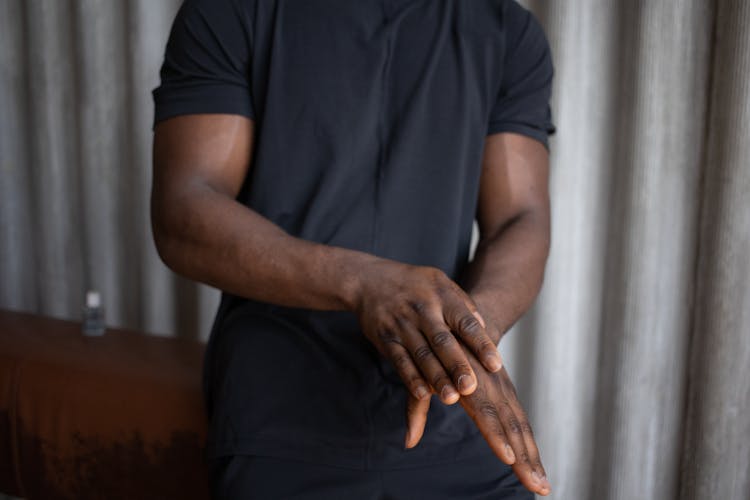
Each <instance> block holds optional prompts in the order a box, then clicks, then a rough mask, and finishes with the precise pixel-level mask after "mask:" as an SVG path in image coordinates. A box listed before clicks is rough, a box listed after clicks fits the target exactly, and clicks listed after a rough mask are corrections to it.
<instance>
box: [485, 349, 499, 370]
mask: <svg viewBox="0 0 750 500" xmlns="http://www.w3.org/2000/svg"><path fill="white" fill-rule="evenodd" d="M484 359H486V360H487V364H488V365H489V367H490V370H492V371H493V372H496V371H498V370H500V369H501V368H502V367H503V363H502V361H500V355H499V354H497V353H494V354H488V355H487V357H485V358H484Z"/></svg>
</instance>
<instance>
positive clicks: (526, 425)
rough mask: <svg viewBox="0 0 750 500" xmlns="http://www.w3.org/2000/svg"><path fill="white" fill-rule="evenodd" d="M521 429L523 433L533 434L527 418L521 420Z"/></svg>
mask: <svg viewBox="0 0 750 500" xmlns="http://www.w3.org/2000/svg"><path fill="white" fill-rule="evenodd" d="M521 431H522V432H523V433H524V434H528V435H533V434H534V431H533V430H532V429H531V424H530V423H529V421H528V420H524V421H522V422H521Z"/></svg>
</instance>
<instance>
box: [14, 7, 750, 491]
mask: <svg viewBox="0 0 750 500" xmlns="http://www.w3.org/2000/svg"><path fill="white" fill-rule="evenodd" d="M457 1H458V0H457ZM178 4H179V2H178V1H177V0H159V1H155V0H127V1H126V0H122V1H118V2H112V1H110V0H69V1H63V0H0V68H2V69H1V71H2V80H1V86H0V113H2V114H1V115H0V307H2V308H7V309H16V310H26V311H34V312H39V313H43V314H47V315H52V316H58V317H66V318H77V317H78V316H79V311H80V307H81V305H82V300H83V294H84V292H85V290H87V289H98V290H100V291H101V293H102V295H103V298H104V303H105V306H106V309H107V318H108V322H109V323H110V324H113V325H120V326H127V327H133V328H139V329H145V330H149V331H152V332H156V333H159V334H165V335H170V334H178V335H181V336H188V337H196V338H205V335H206V333H207V331H208V327H209V325H210V322H211V320H212V317H213V314H214V311H215V307H216V304H217V297H218V295H217V293H216V291H214V290H211V289H209V288H207V287H202V286H200V287H199V286H195V285H193V284H191V283H188V282H187V281H185V280H182V279H179V278H176V277H175V276H174V275H172V274H171V273H170V272H169V271H168V270H167V269H166V268H165V267H164V266H163V265H162V264H161V262H160V261H159V259H158V257H157V255H156V252H155V250H154V247H153V243H152V242H151V236H150V227H149V223H148V192H149V185H150V146H151V119H152V105H151V96H150V90H151V89H152V88H153V87H154V86H155V85H156V84H157V82H158V67H159V64H160V61H161V57H162V53H163V49H164V43H165V41H166V36H167V33H168V29H169V24H170V22H171V19H172V16H173V15H174V12H175V10H176V8H177V5H178ZM526 5H527V6H529V7H530V8H532V9H533V10H534V11H535V12H536V14H537V15H538V17H539V19H540V20H541V21H542V22H543V23H544V25H545V26H546V29H547V33H548V36H549V38H550V42H551V44H552V47H553V51H554V58H555V63H556V71H557V72H556V85H555V91H554V94H555V95H554V102H553V106H554V107H553V112H554V114H555V121H556V124H557V126H558V134H557V135H556V136H555V137H554V139H553V141H552V149H553V165H552V179H551V188H552V199H553V218H554V221H553V244H552V253H551V257H550V261H549V265H548V268H547V274H546V279H545V285H544V288H543V290H542V293H541V295H540V297H539V300H538V301H537V304H536V305H535V307H534V308H533V309H532V311H531V312H530V313H529V314H527V316H526V317H525V318H524V319H523V320H522V321H521V323H520V324H519V325H517V326H516V327H515V328H514V332H513V333H511V334H510V335H509V336H508V337H507V338H506V340H504V341H503V344H501V350H502V351H503V354H504V357H505V359H506V362H507V363H508V365H509V366H510V369H511V371H512V373H513V376H514V379H515V380H516V382H517V385H518V389H519V392H520V393H521V395H522V399H523V400H524V401H525V403H526V404H527V406H528V407H529V409H530V412H531V414H532V419H533V422H534V423H535V428H536V431H537V435H538V437H539V441H540V443H541V446H542V451H543V457H544V459H545V463H546V466H547V468H548V471H549V474H550V476H551V479H552V482H553V487H554V489H555V492H554V493H553V496H552V498H556V499H564V500H568V499H574V500H577V499H584V500H586V499H587V500H601V499H618V500H619V499H621V500H632V499H653V500H664V499H675V500H676V499H680V500H682V499H688V500H693V499H695V500H698V499H700V500H703V499H714V498H715V499H722V500H725V499H735V500H747V499H748V498H750V166H749V165H748V163H750V125H749V123H750V95H749V93H748V83H747V82H748V79H750V28H749V27H750V3H748V2H745V1H744V0H713V1H707V0H703V1H701V0H682V1H676V0H663V1H645V0H640V1H635V0H632V1H627V2H615V1H613V0H605V1H601V0H566V1H564V2H563V1H559V2H546V1H541V0H538V1H528V2H526Z"/></svg>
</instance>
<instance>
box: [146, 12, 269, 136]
mask: <svg viewBox="0 0 750 500" xmlns="http://www.w3.org/2000/svg"><path fill="white" fill-rule="evenodd" d="M249 26H250V23H249V22H248V19H247V16H245V14H244V13H243V12H242V11H241V9H240V7H239V6H237V5H236V4H235V2H234V1H233V0H185V2H184V3H183V4H182V6H181V7H180V9H179V11H178V12H177V16H176V17H175V20H174V22H173V24H172V29H171V31H170V34H169V40H168V42H167V47H166V52H165V54H164V62H163V64H162V66H161V70H160V73H159V75H160V78H161V83H160V85H159V86H158V87H157V88H155V89H154V90H153V98H154V125H155V124H156V123H158V122H160V121H162V120H165V119H167V118H171V117H173V116H177V115H183V114H192V113H227V114H238V115H243V116H246V117H248V118H251V119H255V111H254V107H253V103H252V94H251V88H252V86H251V84H250V68H251V66H250V62H251V40H252V36H251V35H252V34H251V33H250V30H249Z"/></svg>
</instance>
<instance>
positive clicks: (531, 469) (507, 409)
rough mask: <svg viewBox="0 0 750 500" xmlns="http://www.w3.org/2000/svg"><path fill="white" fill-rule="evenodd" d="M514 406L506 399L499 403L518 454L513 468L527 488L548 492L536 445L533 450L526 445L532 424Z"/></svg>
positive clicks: (510, 442)
mask: <svg viewBox="0 0 750 500" xmlns="http://www.w3.org/2000/svg"><path fill="white" fill-rule="evenodd" d="M514 406H516V405H513V404H512V403H511V402H510V401H508V400H505V401H502V402H500V403H499V408H498V411H499V414H500V421H501V423H502V425H503V429H504V430H505V435H506V436H507V439H508V442H509V444H510V446H511V447H512V448H513V453H514V455H515V456H516V461H515V462H514V464H513V470H514V472H515V473H516V475H517V476H518V478H519V479H520V481H521V482H522V483H523V485H524V486H526V488H528V489H529V490H531V491H533V492H536V493H539V494H546V493H544V491H547V493H548V492H549V491H548V490H549V482H548V481H547V478H546V474H544V473H543V472H541V471H540V469H539V468H538V465H541V463H540V461H539V453H538V450H537V449H536V445H534V450H533V451H532V450H529V448H528V447H527V446H526V445H527V442H528V439H527V436H525V430H526V429H525V428H527V427H528V428H529V429H530V426H529V425H528V422H527V420H526V415H525V413H524V412H523V411H522V410H521V411H520V412H518V411H517V410H518V409H520V407H517V408H514ZM532 441H533V439H532Z"/></svg>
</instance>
